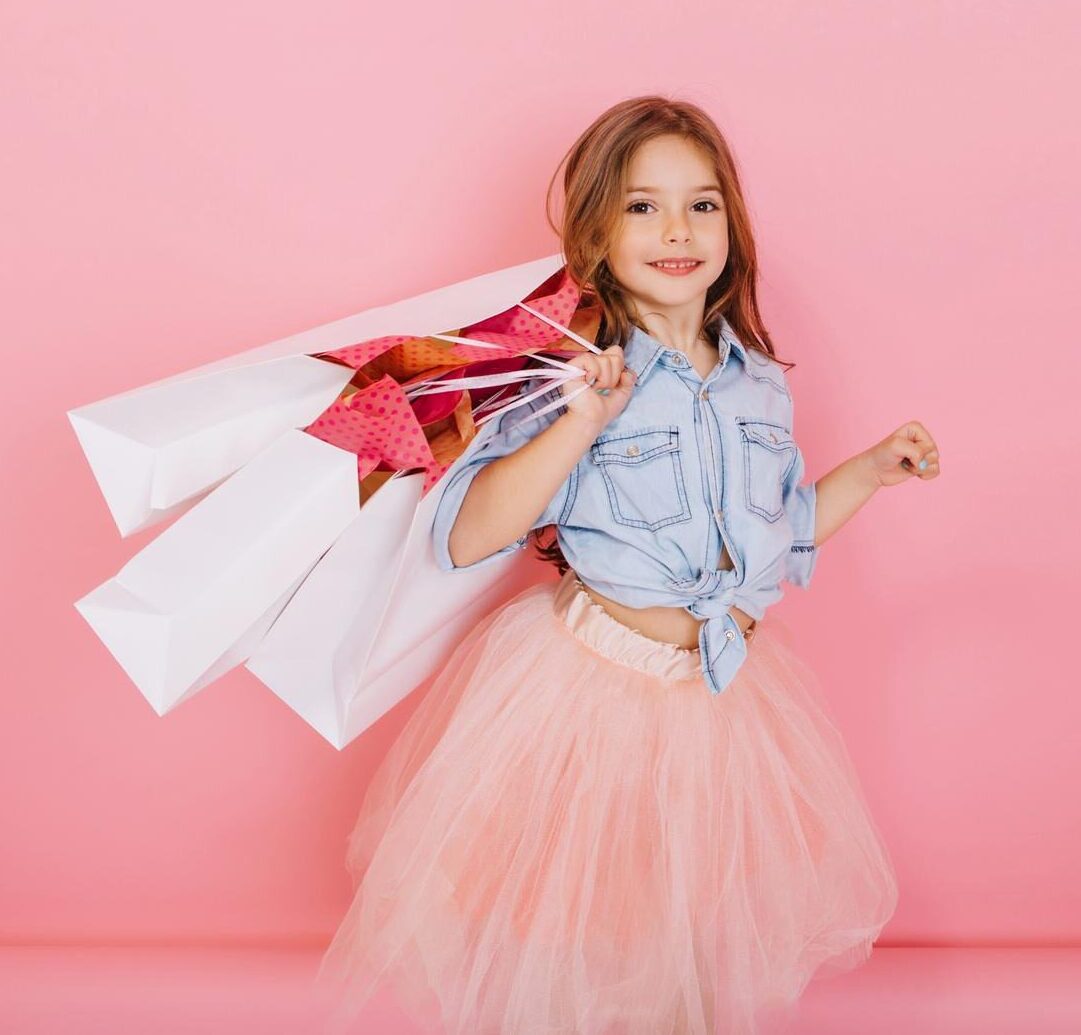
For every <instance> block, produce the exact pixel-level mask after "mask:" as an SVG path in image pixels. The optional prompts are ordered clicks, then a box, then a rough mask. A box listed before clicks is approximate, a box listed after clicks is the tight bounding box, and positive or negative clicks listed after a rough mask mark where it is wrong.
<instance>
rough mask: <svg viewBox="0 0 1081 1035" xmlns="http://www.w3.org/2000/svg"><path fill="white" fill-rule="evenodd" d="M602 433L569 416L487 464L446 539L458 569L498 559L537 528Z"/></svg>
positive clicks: (474, 479) (574, 414)
mask: <svg viewBox="0 0 1081 1035" xmlns="http://www.w3.org/2000/svg"><path fill="white" fill-rule="evenodd" d="M535 423H538V424H539V420H538V421H537V422H535ZM600 431H601V429H600V428H598V427H597V426H596V425H594V424H593V423H591V422H590V421H589V420H587V419H585V418H583V417H581V416H579V415H578V414H576V413H573V412H571V411H570V410H568V411H566V412H565V413H563V414H561V415H560V416H559V417H557V418H556V419H555V420H554V421H553V422H552V423H550V424H549V425H548V426H547V427H546V428H544V430H543V431H541V432H540V433H539V434H538V435H536V436H535V437H533V438H530V439H529V440H528V441H526V442H525V443H524V444H522V445H521V446H519V447H518V448H517V449H515V450H514V451H513V452H510V453H507V454H506V455H504V456H502V457H499V458H498V459H496V460H493V461H492V462H491V463H488V464H485V465H484V467H482V468H481V469H480V470H479V471H478V472H477V474H476V476H475V477H474V478H473V481H472V484H471V485H470V486H469V489H468V490H467V492H466V494H465V498H464V499H463V500H462V505H461V508H460V509H459V511H458V515H457V519H456V520H455V522H454V525H453V527H452V528H451V530H450V534H449V536H448V539H447V550H448V553H449V555H450V559H451V561H452V562H453V564H454V566H455V567H456V568H460V567H465V566H467V565H471V564H473V563H475V562H476V561H478V560H481V559H482V558H485V557H488V556H489V555H495V554H498V553H500V552H502V551H504V550H505V548H507V547H509V546H511V545H512V544H516V543H517V541H518V540H521V539H522V538H523V537H524V536H525V535H526V534H527V533H528V532H529V530H530V529H531V528H534V527H536V526H537V525H538V524H539V521H538V519H539V518H540V517H541V515H542V514H544V513H545V511H546V510H548V509H549V507H550V504H551V503H552V501H553V500H554V499H555V498H556V495H557V493H559V492H560V489H561V488H562V487H563V486H564V485H565V483H566V482H567V480H568V479H569V477H570V473H571V471H572V470H574V468H575V466H576V465H577V464H578V461H579V460H580V459H581V458H582V455H583V454H584V453H585V451H586V450H587V449H588V448H589V447H590V445H591V444H592V443H593V440H594V439H595V438H596V437H597V435H598V434H600ZM553 516H554V515H553Z"/></svg>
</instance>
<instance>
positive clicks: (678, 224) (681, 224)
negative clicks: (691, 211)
mask: <svg viewBox="0 0 1081 1035" xmlns="http://www.w3.org/2000/svg"><path fill="white" fill-rule="evenodd" d="M690 230H691V227H690V223H688V222H687V218H686V217H685V216H679V217H675V218H673V219H672V220H671V221H670V222H669V224H668V226H667V227H666V228H665V239H666V240H668V241H686V240H687V239H688V238H689V237H690V236H691V233H690Z"/></svg>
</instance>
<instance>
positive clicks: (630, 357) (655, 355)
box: [623, 316, 747, 384]
mask: <svg viewBox="0 0 1081 1035" xmlns="http://www.w3.org/2000/svg"><path fill="white" fill-rule="evenodd" d="M720 338H721V343H722V345H725V344H726V345H727V346H728V352H726V353H725V354H724V356H723V357H722V360H723V361H725V362H727V356H728V353H729V352H735V354H736V355H737V356H738V357H739V359H740V361H741V362H742V363H746V362H747V349H746V348H745V347H744V345H743V342H741V341H740V340H739V338H738V337H736V332H735V331H733V330H732V325H731V324H730V323H729V322H728V321H727V320H726V319H725V318H724V317H723V316H722V317H721V335H720ZM676 351H677V350H675V349H670V348H669V347H668V346H667V345H664V344H662V343H661V342H659V341H657V339H656V338H654V337H653V336H652V335H650V334H647V333H646V332H645V331H643V330H642V328H641V327H639V326H638V325H637V324H631V336H630V339H629V340H628V341H627V344H626V345H625V346H624V348H623V365H624V366H625V367H627V369H628V370H633V371H634V373H635V376H636V380H635V383H636V384H641V383H642V382H643V381H644V380H645V379H646V378H647V377H648V376H649V374H650V372H651V371H652V370H653V367H654V366H655V365H656V363H657V361H658V360H659V359H660V358H661V357H662V356H665V355H670V356H674V355H675V353H676Z"/></svg>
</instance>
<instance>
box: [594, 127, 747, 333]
mask: <svg viewBox="0 0 1081 1035" xmlns="http://www.w3.org/2000/svg"><path fill="white" fill-rule="evenodd" d="M629 175H630V179H629V182H628V185H627V186H628V188H629V189H628V191H627V193H626V195H625V197H624V199H623V202H624V203H623V218H622V223H621V225H620V228H619V230H618V231H617V235H616V241H615V243H614V245H613V246H612V249H611V251H610V252H609V254H608V265H609V268H610V269H611V271H612V273H613V275H614V276H615V278H616V279H617V280H618V281H619V282H620V283H621V284H622V285H623V287H624V289H625V290H626V291H627V292H628V293H629V294H630V295H631V297H632V298H633V300H634V301H635V302H636V303H637V305H638V309H639V312H653V313H658V314H661V315H667V316H669V317H671V318H673V319H674V320H675V322H676V324H677V325H679V324H684V325H685V324H687V323H690V324H693V323H694V322H695V321H696V320H698V319H700V318H701V315H702V312H703V311H704V309H705V302H706V291H707V289H708V288H709V286H710V284H712V283H713V282H714V281H715V280H716V279H717V278H718V277H719V276H720V275H721V272H722V271H723V270H724V265H725V262H726V261H727V260H728V217H727V214H726V213H725V209H724V198H723V197H722V195H721V185H720V184H719V183H718V182H717V175H716V173H715V172H714V171H713V166H712V164H711V163H710V161H709V160H708V159H707V158H706V156H705V154H703V152H702V151H701V150H700V149H699V148H698V146H697V145H696V144H694V143H693V142H692V141H690V140H686V139H684V138H683V137H680V136H675V135H666V136H662V137H654V138H653V139H652V140H648V141H646V143H644V144H642V145H641V146H640V147H639V148H638V150H637V151H636V152H635V154H634V157H633V158H632V159H631V164H630V170H629ZM665 259H697V260H698V265H697V266H695V267H694V268H693V269H691V270H690V271H689V272H680V271H676V272H675V273H666V272H664V271H663V270H661V269H658V268H657V267H656V265H654V264H655V263H657V262H658V261H660V260H665Z"/></svg>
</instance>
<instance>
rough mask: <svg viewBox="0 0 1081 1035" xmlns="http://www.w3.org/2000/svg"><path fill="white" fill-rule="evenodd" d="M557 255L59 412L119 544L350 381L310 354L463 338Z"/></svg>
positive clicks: (187, 501)
mask: <svg viewBox="0 0 1081 1035" xmlns="http://www.w3.org/2000/svg"><path fill="white" fill-rule="evenodd" d="M563 262H564V259H563V256H562V255H561V254H559V253H557V254H555V255H551V256H548V257H547V258H544V259H537V260H534V261H532V262H526V263H522V264H520V265H518V266H511V267H508V268H506V269H501V270H496V271H494V272H492V273H486V274H483V275H481V276H478V277H473V278H471V279H469V280H465V281H461V282H459V283H456V284H451V285H449V286H447V287H443V288H439V289H437V290H435V291H429V292H426V293H425V294H421V295H416V296H414V297H412V298H407V299H404V300H402V301H400V302H395V303H393V304H391V305H386V306H380V307H378V308H374V309H367V310H364V311H362V312H360V313H356V314H354V315H353V316H348V317H345V318H344V319H341V320H335V321H333V322H332V323H327V324H323V325H321V326H319V327H314V328H311V329H310V330H306V331H302V332H301V333H299V334H294V335H291V336H289V337H287V338H282V339H280V340H278V341H274V342H271V343H270V344H268V345H262V346H260V347H258V348H255V349H250V350H248V351H246V352H241V353H238V354H237V355H234V356H228V357H226V358H225V359H222V360H217V361H215V362H213V363H208V364H205V365H203V366H201V367H196V368H194V369H192V370H189V371H186V372H185V373H182V374H176V375H174V376H172V377H168V378H165V379H163V380H160V381H156V382H153V383H152V384H149V385H145V386H143V387H141V388H136V389H133V390H131V391H127V392H122V393H120V394H118V395H114V396H111V397H109V398H107V399H103V400H101V401H99V402H95V403H91V404H89V405H86V406H81V407H78V408H76V409H73V410H70V411H69V412H68V419H69V420H70V422H71V424H72V427H73V428H74V431H75V434H76V435H77V436H78V439H79V442H80V444H81V445H82V448H83V452H84V453H85V455H86V458H87V460H88V462H89V464H90V467H91V469H92V471H93V473H94V477H95V478H96V480H97V482H98V485H99V487H100V489H101V491H102V494H103V495H104V497H105V501H106V504H107V505H108V507H109V510H110V512H111V513H112V515H113V519H114V521H115V522H116V525H117V528H118V529H119V531H120V534H121V535H122V536H127V535H130V534H131V533H133V532H136V531H139V530H140V529H143V528H147V527H149V526H151V525H153V524H155V523H157V522H159V521H161V520H162V519H164V518H166V517H170V516H172V515H174V514H176V513H180V512H182V511H183V510H186V509H187V508H188V507H190V506H191V505H192V504H193V503H194V502H195V501H196V500H197V499H198V498H199V497H200V496H201V495H203V494H205V493H206V492H207V491H209V490H210V489H213V488H214V487H215V486H216V485H218V484H220V483H221V482H222V480H223V479H225V478H227V477H228V476H229V475H230V474H232V473H233V472H234V471H236V470H237V469H239V468H240V467H241V466H243V465H244V464H245V463H247V461H248V460H249V459H251V457H253V456H254V455H255V454H256V453H257V452H259V450H260V449H262V448H263V447H265V446H266V445H268V444H269V443H271V442H273V441H274V440H275V439H276V438H277V437H278V436H279V435H280V434H281V433H282V432H283V431H286V430H288V429H290V428H301V427H304V426H306V425H307V424H309V423H310V422H311V421H313V420H314V419H315V418H316V417H318V416H319V415H320V414H321V413H322V412H323V411H324V410H325V409H326V408H327V406H329V405H330V404H331V403H332V402H333V401H334V400H335V399H336V398H337V397H338V395H339V394H340V393H341V391H342V389H343V388H344V387H345V386H346V384H348V382H349V381H350V379H351V378H352V376H353V373H354V371H353V370H352V369H351V368H349V367H345V366H343V365H341V364H340V363H332V362H328V361H326V360H322V359H317V358H315V357H314V354H315V353H319V352H329V351H332V350H334V349H338V348H343V347H345V346H348V345H351V344H355V343H357V342H361V341H366V340H369V339H373V338H378V337H381V336H384V335H411V336H416V337H423V336H428V335H433V334H439V333H442V332H446V331H448V330H451V329H453V328H457V327H465V326H469V325H470V324H473V323H476V322H479V321H481V320H483V319H486V318H487V317H489V316H490V315H492V314H493V313H498V312H502V311H503V310H505V309H508V308H509V307H511V306H513V305H514V304H516V303H517V302H518V301H519V300H521V299H523V298H525V297H527V296H528V295H529V294H530V292H532V291H533V290H534V289H535V288H536V287H537V286H538V285H540V284H542V283H543V282H544V281H545V280H546V279H547V278H548V277H549V276H551V275H552V274H553V273H555V272H556V271H557V270H559V269H560V267H561V266H562V265H563Z"/></svg>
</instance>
